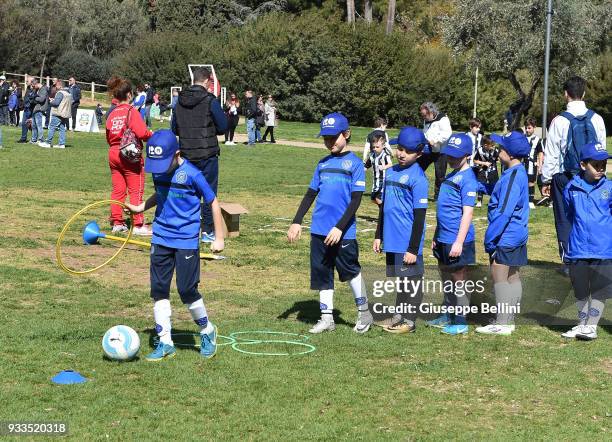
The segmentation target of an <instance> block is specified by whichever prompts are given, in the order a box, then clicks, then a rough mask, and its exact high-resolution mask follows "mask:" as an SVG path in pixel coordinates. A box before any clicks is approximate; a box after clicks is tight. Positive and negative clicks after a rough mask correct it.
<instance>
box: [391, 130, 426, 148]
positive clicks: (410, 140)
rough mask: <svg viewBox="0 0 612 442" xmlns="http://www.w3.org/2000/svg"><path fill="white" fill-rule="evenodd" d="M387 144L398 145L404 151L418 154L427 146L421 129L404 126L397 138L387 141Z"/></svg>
mask: <svg viewBox="0 0 612 442" xmlns="http://www.w3.org/2000/svg"><path fill="white" fill-rule="evenodd" d="M389 144H393V145H396V144H397V145H398V146H400V147H402V148H404V149H406V150H411V151H414V152H420V151H422V150H423V147H425V145H427V138H425V135H424V134H423V131H422V130H421V129H417V128H416V127H412V126H406V127H402V128H401V129H400V133H399V135H398V136H397V138H393V139H392V140H389Z"/></svg>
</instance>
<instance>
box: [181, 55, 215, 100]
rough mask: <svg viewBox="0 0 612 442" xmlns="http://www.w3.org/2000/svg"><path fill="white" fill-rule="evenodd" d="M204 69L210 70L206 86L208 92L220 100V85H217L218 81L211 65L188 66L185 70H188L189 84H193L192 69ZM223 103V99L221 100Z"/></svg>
mask: <svg viewBox="0 0 612 442" xmlns="http://www.w3.org/2000/svg"><path fill="white" fill-rule="evenodd" d="M199 67H205V68H208V69H209V70H210V73H211V81H210V84H209V85H208V90H209V91H210V92H211V93H212V94H214V96H215V97H218V98H221V99H222V97H221V91H222V88H221V85H220V84H219V79H218V78H217V73H216V72H215V67H214V66H213V65H212V64H188V65H187V69H189V77H190V78H191V84H193V69H194V68H199ZM222 102H223V99H222Z"/></svg>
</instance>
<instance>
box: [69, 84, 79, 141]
mask: <svg viewBox="0 0 612 442" xmlns="http://www.w3.org/2000/svg"><path fill="white" fill-rule="evenodd" d="M68 89H69V90H70V95H72V107H71V108H70V111H71V116H72V128H71V129H70V130H74V129H75V128H76V121H77V119H76V116H77V111H78V110H79V106H80V104H81V88H80V87H79V85H78V84H77V82H76V80H75V79H74V77H70V78H69V79H68Z"/></svg>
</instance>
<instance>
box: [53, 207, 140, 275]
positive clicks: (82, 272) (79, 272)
mask: <svg viewBox="0 0 612 442" xmlns="http://www.w3.org/2000/svg"><path fill="white" fill-rule="evenodd" d="M110 204H116V205H118V206H121V207H123V208H124V209H127V206H126V205H125V204H124V203H122V202H121V201H116V200H103V201H96V202H95V203H92V204H89V205H88V206H85V207H83V208H82V209H81V210H79V211H78V212H77V213H75V214H74V215H72V217H70V219H69V220H68V222H67V223H66V224H65V225H64V228H63V229H62V231H61V232H60V234H59V237H58V238H57V242H56V243H55V258H56V259H57V265H58V266H59V268H60V269H62V270H63V271H65V272H66V273H69V274H71V275H85V274H87V273H92V272H95V271H96V270H100V269H101V268H102V267H104V266H105V265H108V264H110V262H111V261H113V260H114V259H115V258H116V257H117V256H118V255H119V253H121V251H122V250H123V249H124V248H125V246H126V245H127V244H128V241H129V240H130V238H131V237H132V230H133V229H134V214H133V213H132V212H130V221H131V222H130V230H129V231H128V234H127V236H126V238H125V241H123V242H122V243H121V247H119V249H118V250H117V251H116V252H115V254H114V255H113V256H111V257H110V258H108V259H107V260H106V261H104V263H102V264H100V265H99V266H97V267H94V268H93V269H88V270H74V269H71V268H69V267H67V266H66V265H65V264H64V262H63V261H62V240H63V239H64V235H65V234H66V231H67V230H68V227H70V225H71V224H72V223H73V221H74V220H75V219H76V218H77V217H78V216H79V215H82V214H83V213H84V212H87V211H88V210H91V209H95V208H97V207H101V206H106V205H110Z"/></svg>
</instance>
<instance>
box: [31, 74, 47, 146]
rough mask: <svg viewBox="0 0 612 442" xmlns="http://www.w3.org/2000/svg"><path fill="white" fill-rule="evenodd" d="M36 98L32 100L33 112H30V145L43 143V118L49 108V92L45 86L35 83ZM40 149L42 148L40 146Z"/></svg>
mask: <svg viewBox="0 0 612 442" xmlns="http://www.w3.org/2000/svg"><path fill="white" fill-rule="evenodd" d="M34 88H35V89H36V97H35V98H34V110H33V111H32V139H31V140H30V143H33V144H34V143H38V145H39V146H40V145H41V144H43V143H44V136H43V116H44V115H45V113H46V112H47V108H48V107H49V91H48V89H47V86H45V85H44V84H42V83H41V82H39V81H37V82H36V84H35V85H34ZM41 147H42V146H41Z"/></svg>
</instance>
